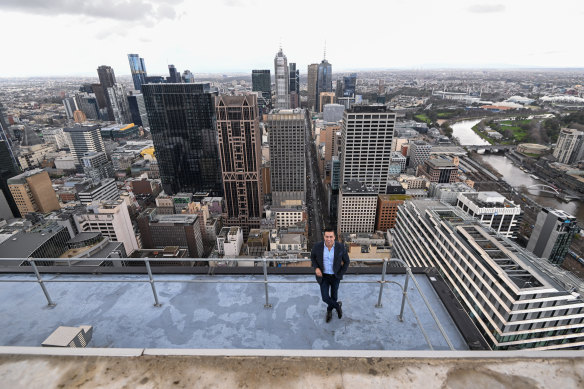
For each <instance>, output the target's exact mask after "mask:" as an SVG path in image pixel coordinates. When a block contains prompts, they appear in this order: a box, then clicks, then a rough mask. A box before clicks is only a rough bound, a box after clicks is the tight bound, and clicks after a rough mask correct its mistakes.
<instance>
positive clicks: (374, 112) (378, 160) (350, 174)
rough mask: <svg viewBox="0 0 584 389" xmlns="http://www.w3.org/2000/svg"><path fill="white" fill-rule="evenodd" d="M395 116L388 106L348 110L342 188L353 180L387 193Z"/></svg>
mask: <svg viewBox="0 0 584 389" xmlns="http://www.w3.org/2000/svg"><path fill="white" fill-rule="evenodd" d="M395 117H396V115H395V113H393V112H389V111H388V110H387V109H386V108H385V106H383V105H378V106H377V105H376V106H354V107H352V108H350V109H348V110H346V111H345V114H344V116H343V122H342V126H341V137H342V140H341V142H342V145H343V147H342V153H341V181H342V184H341V185H346V184H348V183H349V181H351V180H355V181H359V182H360V183H361V184H364V185H365V186H368V187H374V188H375V189H376V190H377V193H385V189H386V186H387V180H388V174H389V165H390V163H391V143H392V140H393V129H394V125H395Z"/></svg>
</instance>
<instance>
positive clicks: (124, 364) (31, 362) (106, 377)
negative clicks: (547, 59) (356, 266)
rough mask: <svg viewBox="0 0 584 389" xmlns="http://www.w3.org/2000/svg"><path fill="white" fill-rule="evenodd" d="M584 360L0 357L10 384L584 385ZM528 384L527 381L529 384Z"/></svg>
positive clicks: (1, 379) (46, 388)
mask: <svg viewBox="0 0 584 389" xmlns="http://www.w3.org/2000/svg"><path fill="white" fill-rule="evenodd" d="M582 371H584V358H574V359H563V358H546V359H528V358H525V359H518V358H505V357H502V358H497V359H456V358H448V359H444V360H440V359H424V358H417V359H411V358H404V359H400V358H317V357H313V358H309V357H307V358H300V357H293V358H284V357H185V356H140V357H66V356H53V357H50V356H23V355H0V383H1V386H2V387H6V388H24V387H26V388H30V389H35V388H39V389H40V388H42V389H51V388H72V387H73V388H95V387H108V388H123V387H127V388H134V387H143V388H169V387H171V388H194V387H196V388H260V389H262V388H269V389H273V388H278V389H280V388H283V389H286V388H302V389H304V388H323V389H329V388H331V389H332V388H334V389H337V388H355V387H357V388H367V389H369V388H452V389H457V388H488V389H497V388H520V389H523V388H529V389H537V388H550V387H555V388H561V389H571V388H581V387H582V380H581V377H579V375H580V373H578V372H582ZM526 385H529V386H526Z"/></svg>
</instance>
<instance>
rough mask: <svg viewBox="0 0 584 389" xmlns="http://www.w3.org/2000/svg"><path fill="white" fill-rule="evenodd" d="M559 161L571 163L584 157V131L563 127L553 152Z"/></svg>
mask: <svg viewBox="0 0 584 389" xmlns="http://www.w3.org/2000/svg"><path fill="white" fill-rule="evenodd" d="M553 155H554V157H556V158H557V159H558V162H560V163H564V164H566V165H571V164H573V163H575V162H578V161H580V160H582V159H583V158H584V132H583V131H578V130H574V129H571V128H562V130H561V131H560V135H559V136H558V143H557V144H556V148H555V149H554V153H553Z"/></svg>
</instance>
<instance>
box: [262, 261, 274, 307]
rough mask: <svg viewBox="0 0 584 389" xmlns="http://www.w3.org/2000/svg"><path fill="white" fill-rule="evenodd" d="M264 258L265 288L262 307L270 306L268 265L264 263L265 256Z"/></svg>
mask: <svg viewBox="0 0 584 389" xmlns="http://www.w3.org/2000/svg"><path fill="white" fill-rule="evenodd" d="M263 260H264V288H265V290H266V303H265V304H264V308H272V304H270V301H269V300H268V265H267V263H266V258H264V259H263Z"/></svg>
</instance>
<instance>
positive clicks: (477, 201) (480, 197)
mask: <svg viewBox="0 0 584 389" xmlns="http://www.w3.org/2000/svg"><path fill="white" fill-rule="evenodd" d="M456 206H457V207H458V208H460V209H462V210H463V211H464V212H466V213H467V214H468V215H470V216H472V217H475V218H477V220H478V221H480V222H481V223H483V224H484V225H486V226H487V227H490V228H492V229H493V230H495V231H497V232H498V233H499V234H501V235H503V236H505V237H507V238H516V237H517V232H518V230H519V224H520V223H521V218H522V213H521V207H520V206H519V205H518V204H515V203H513V201H509V200H507V199H506V198H505V197H504V196H502V195H501V194H499V193H497V192H475V193H459V194H458V197H457V201H456Z"/></svg>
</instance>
